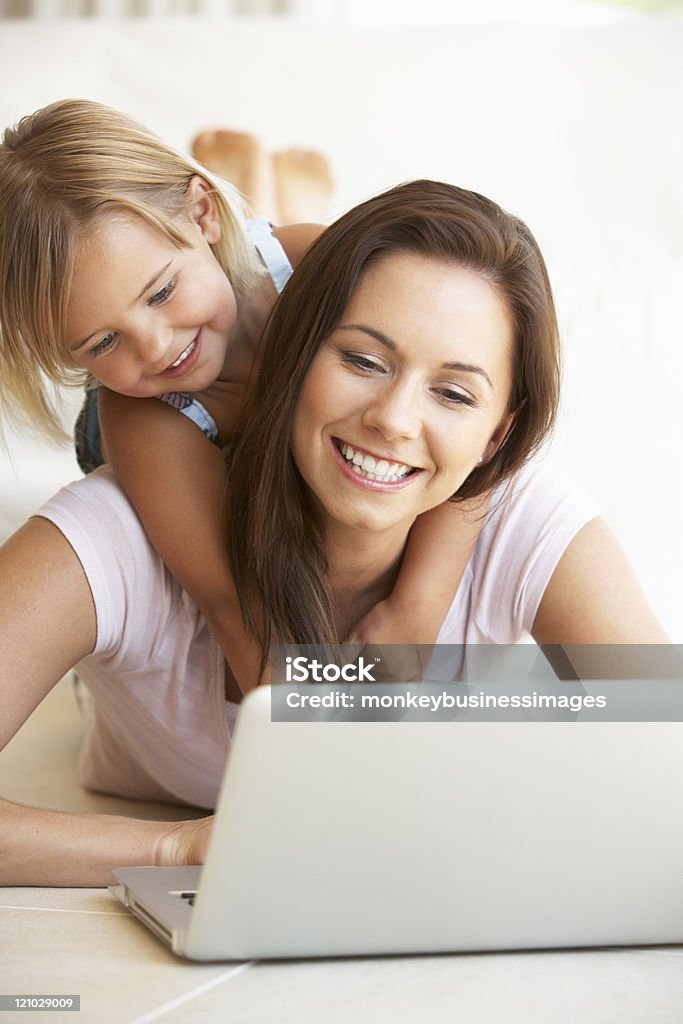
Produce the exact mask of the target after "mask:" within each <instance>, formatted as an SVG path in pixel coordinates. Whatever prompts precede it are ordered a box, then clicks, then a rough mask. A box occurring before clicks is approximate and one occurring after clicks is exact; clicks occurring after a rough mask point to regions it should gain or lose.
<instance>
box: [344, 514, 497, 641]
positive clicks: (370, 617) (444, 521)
mask: <svg viewBox="0 0 683 1024" xmlns="http://www.w3.org/2000/svg"><path fill="white" fill-rule="evenodd" d="M486 508H487V506H486V502H485V501H484V500H483V499H480V500H477V501H476V502H475V501H472V502H468V503H466V504H455V503H453V502H444V504H443V505H439V506H438V507H437V508H434V509H431V510H430V511H429V512H425V513H423V514H422V515H421V516H418V518H417V519H416V520H415V523H414V525H413V527H412V529H411V531H410V535H409V537H408V544H407V547H406V551H405V554H404V556H403V561H402V563H401V571H400V573H399V576H398V579H397V580H396V584H395V585H394V589H393V590H392V592H391V594H390V595H389V597H388V598H387V599H386V600H385V601H380V603H379V604H377V605H375V607H374V608H373V609H371V611H370V612H369V613H368V614H367V615H366V616H365V617H364V618H363V619H361V621H360V622H359V623H358V624H357V625H356V627H355V629H354V630H353V633H352V635H351V636H350V637H349V640H350V642H352V643H378V644H434V643H436V638H437V636H438V634H439V629H440V628H441V624H442V623H443V621H444V619H445V618H446V615H447V613H448V609H449V608H450V606H451V604H452V603H453V599H454V597H455V594H456V592H457V590H458V587H459V585H460V581H461V579H462V577H463V573H464V572H465V568H466V566H467V563H468V561H469V558H470V555H471V554H472V550H473V548H474V545H475V544H476V542H477V538H478V537H479V532H480V530H481V528H482V526H483V524H484V519H485V514H486Z"/></svg>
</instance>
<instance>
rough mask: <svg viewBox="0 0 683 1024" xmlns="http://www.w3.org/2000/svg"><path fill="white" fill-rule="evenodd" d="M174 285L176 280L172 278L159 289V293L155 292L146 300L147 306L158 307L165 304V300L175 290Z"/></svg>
mask: <svg viewBox="0 0 683 1024" xmlns="http://www.w3.org/2000/svg"><path fill="white" fill-rule="evenodd" d="M175 285H176V279H175V277H172V278H171V280H170V281H168V282H167V283H166V284H165V285H164V287H163V288H161V289H159V291H158V292H155V294H154V295H152V296H151V298H149V299H147V305H148V306H159V305H161V303H162V302H165V301H166V299H167V298H168V297H169V296H170V294H171V292H172V291H173V289H174V288H175Z"/></svg>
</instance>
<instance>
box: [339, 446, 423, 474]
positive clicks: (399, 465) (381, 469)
mask: <svg viewBox="0 0 683 1024" xmlns="http://www.w3.org/2000/svg"><path fill="white" fill-rule="evenodd" d="M340 451H341V454H342V455H343V456H344V458H345V459H346V460H347V462H350V463H351V466H352V468H353V470H354V471H355V472H356V473H358V475H359V476H364V477H367V478H368V479H369V480H379V481H380V483H395V482H396V481H397V480H402V479H403V477H404V476H407V474H408V473H409V472H410V470H411V469H412V466H406V465H405V464H404V463H403V462H388V461H387V459H376V458H375V457H374V456H373V455H364V454H363V453H362V452H357V451H354V449H353V448H352V447H351V445H350V444H346V442H345V441H344V442H343V443H342V444H341V445H340Z"/></svg>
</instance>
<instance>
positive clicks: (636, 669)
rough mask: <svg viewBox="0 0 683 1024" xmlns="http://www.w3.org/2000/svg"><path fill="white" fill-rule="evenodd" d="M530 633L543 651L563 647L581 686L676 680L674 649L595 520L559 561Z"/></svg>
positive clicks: (623, 560)
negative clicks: (602, 682) (628, 680)
mask: <svg viewBox="0 0 683 1024" xmlns="http://www.w3.org/2000/svg"><path fill="white" fill-rule="evenodd" d="M532 634H533V637H534V639H535V640H536V642H537V643H539V644H541V645H553V644H561V645H562V646H563V647H564V650H565V653H566V654H567V657H568V658H569V660H570V661H571V663H572V666H573V667H574V669H575V671H576V673H577V675H578V676H579V677H580V678H583V679H590V678H614V679H620V678H645V679H647V678H666V677H667V676H669V675H671V676H672V677H680V676H681V665H680V660H679V656H678V650H677V648H676V647H674V646H673V645H671V641H670V640H669V637H668V636H667V634H666V633H665V631H664V630H663V629H662V627H661V625H660V624H659V622H658V621H657V618H656V616H655V614H654V612H653V611H652V609H651V608H650V605H649V603H648V601H647V598H646V597H645V595H644V593H643V591H642V589H641V587H640V584H639V583H638V580H637V579H636V576H635V574H634V572H633V570H632V568H631V566H630V565H629V562H628V560H627V558H626V556H625V554H624V552H623V551H622V549H621V547H620V545H619V543H618V541H617V540H616V538H615V536H614V534H613V533H612V532H611V530H610V529H609V527H608V526H607V524H606V523H605V521H604V520H603V519H600V518H597V519H592V520H591V521H590V522H589V523H587V524H586V526H584V527H583V529H581V530H580V531H579V533H578V534H577V535H576V537H575V538H574V539H573V540H572V542H571V543H570V544H569V546H568V548H567V550H566V551H565V552H564V554H563V555H562V557H561V558H560V561H559V562H558V564H557V567H556V568H555V571H554V573H553V575H552V577H551V579H550V582H549V583H548V586H547V587H546V589H545V592H544V594H543V597H542V599H541V602H540V605H539V608H538V612H537V614H536V619H535V621H534V626H533V630H532ZM652 645H656V646H652Z"/></svg>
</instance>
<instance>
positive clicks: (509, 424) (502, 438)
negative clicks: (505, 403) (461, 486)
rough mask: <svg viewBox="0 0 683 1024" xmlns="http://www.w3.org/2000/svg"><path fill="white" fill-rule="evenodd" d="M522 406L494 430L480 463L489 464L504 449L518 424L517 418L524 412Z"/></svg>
mask: <svg viewBox="0 0 683 1024" xmlns="http://www.w3.org/2000/svg"><path fill="white" fill-rule="evenodd" d="M522 405H524V402H522ZM522 405H518V406H517V408H516V409H515V411H514V412H511V413H509V415H507V416H504V417H503V419H502V420H501V421H500V423H499V424H498V426H497V427H496V429H495V430H494V432H493V434H492V435H491V437H490V438H489V443H488V444H487V445H486V448H485V449H484V454H483V455H482V457H481V459H480V460H479V462H480V463H484V462H489V461H490V460H491V459H492V458H493V456H494V455H495V454H496V453H497V452H499V451H500V449H501V448H502V447H503V445H504V444H505V442H506V440H507V439H508V437H509V436H510V433H511V431H512V428H513V427H514V425H515V423H516V422H517V418H518V416H519V414H520V412H521V411H522Z"/></svg>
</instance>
